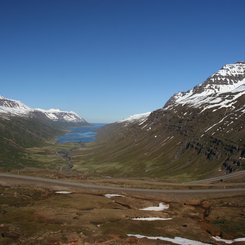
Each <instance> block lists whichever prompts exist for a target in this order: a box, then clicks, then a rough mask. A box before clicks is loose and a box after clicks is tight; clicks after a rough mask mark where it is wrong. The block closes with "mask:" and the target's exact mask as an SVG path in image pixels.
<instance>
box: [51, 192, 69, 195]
mask: <svg viewBox="0 0 245 245" xmlns="http://www.w3.org/2000/svg"><path fill="white" fill-rule="evenodd" d="M55 193H56V194H64V195H67V194H71V192H70V191H56V192H55Z"/></svg>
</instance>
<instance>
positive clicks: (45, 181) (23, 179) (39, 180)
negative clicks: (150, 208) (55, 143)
mask: <svg viewBox="0 0 245 245" xmlns="http://www.w3.org/2000/svg"><path fill="white" fill-rule="evenodd" d="M11 181H12V182H14V183H15V184H28V185H32V186H48V187H57V186H58V187H64V188H79V189H90V190H101V191H108V190H109V191H120V192H140V193H147V194H153V193H154V194H166V193H171V194H178V193H180V194H188V193H189V194H191V193H196V194H198V193H228V192H230V193H235V192H245V188H230V189H229V188H223V189H221V188H219V189H171V190H169V189H143V188H128V187H125V188H124V187H117V186H108V185H101V184H98V185H96V184H88V183H80V182H74V181H68V180H58V179H49V178H43V177H35V176H25V175H14V174H7V173H0V183H2V184H4V183H5V184H8V183H9V182H11Z"/></svg>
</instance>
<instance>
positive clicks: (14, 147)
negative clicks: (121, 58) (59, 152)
mask: <svg viewBox="0 0 245 245" xmlns="http://www.w3.org/2000/svg"><path fill="white" fill-rule="evenodd" d="M87 124H88V123H87V122H86V121H85V120H84V119H83V118H80V117H79V116H78V115H77V114H76V113H74V112H64V111H60V110H54V109H51V110H42V109H32V108H30V107H28V106H26V105H24V104H23V103H22V102H20V101H16V100H11V99H7V98H4V97H0V168H1V167H4V168H6V167H7V168H8V167H14V166H21V165H26V164H28V159H27V158H26V150H25V148H27V147H32V146H38V145H42V144H44V143H45V142H46V141H47V140H49V139H51V138H53V137H55V136H57V135H59V134H62V133H64V129H66V128H67V127H74V126H82V125H87ZM33 164H34V163H33V162H30V165H31V166H33Z"/></svg>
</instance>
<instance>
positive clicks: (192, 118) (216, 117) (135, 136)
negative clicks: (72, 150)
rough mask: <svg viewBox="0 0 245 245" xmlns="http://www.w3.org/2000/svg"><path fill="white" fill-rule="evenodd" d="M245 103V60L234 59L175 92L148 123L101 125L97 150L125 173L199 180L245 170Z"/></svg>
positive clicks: (152, 115) (151, 114) (98, 157)
mask: <svg viewBox="0 0 245 245" xmlns="http://www.w3.org/2000/svg"><path fill="white" fill-rule="evenodd" d="M244 105H245V63H244V62H238V63H236V64H228V65H225V66H223V67H222V68H221V69H220V70H218V71H217V72H216V73H214V74H213V75H211V76H210V77H208V78H207V79H206V80H205V81H204V82H203V83H202V84H200V85H198V86H195V87H194V88H193V89H191V90H188V91H187V92H181V93H177V94H175V95H173V96H172V97H171V98H170V99H169V100H168V101H167V102H166V104H165V105H164V107H163V108H160V109H158V110H155V111H153V112H151V113H150V114H149V115H148V116H147V117H146V118H145V119H144V121H143V123H142V121H137V120H133V121H127V120H126V121H122V122H116V123H113V124H110V125H108V126H106V127H105V128H102V129H100V130H99V133H98V136H97V139H98V140H97V148H96V150H95V153H94V154H92V153H91V154H92V155H93V159H96V160H99V159H101V160H102V161H104V162H106V163H109V162H111V163H117V164H118V168H119V172H120V174H119V175H132V176H137V175H139V176H157V177H168V176H180V178H183V179H184V178H186V179H188V178H190V179H198V178H201V177H206V176H215V175H219V174H220V173H221V172H227V173H228V172H233V171H237V170H240V169H244V168H245V129H244V121H245V106H244ZM129 122H130V123H129ZM106 153H108V154H106ZM125 169H127V170H128V172H126V171H125Z"/></svg>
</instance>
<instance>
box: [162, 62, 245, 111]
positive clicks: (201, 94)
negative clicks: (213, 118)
mask: <svg viewBox="0 0 245 245" xmlns="http://www.w3.org/2000/svg"><path fill="white" fill-rule="evenodd" d="M244 93H245V62H238V63H235V64H227V65H224V66H223V67H222V68H221V69H220V70H218V71H217V72H216V73H214V74H213V75H211V76H210V77H209V78H208V79H207V80H206V81H204V82H203V83H202V84H200V85H198V86H196V87H194V88H193V89H191V90H189V91H187V92H179V93H176V94H175V95H174V96H172V97H171V98H170V100H169V101H168V102H167V103H166V105H165V107H164V109H170V108H172V107H175V106H178V105H188V106H191V107H195V108H203V109H205V108H213V107H219V106H220V107H230V106H232V103H233V102H234V100H236V99H237V98H238V97H239V96H241V95H243V94H244ZM210 105H211V107H210ZM207 106H208V107H207Z"/></svg>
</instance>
